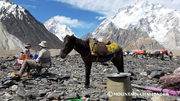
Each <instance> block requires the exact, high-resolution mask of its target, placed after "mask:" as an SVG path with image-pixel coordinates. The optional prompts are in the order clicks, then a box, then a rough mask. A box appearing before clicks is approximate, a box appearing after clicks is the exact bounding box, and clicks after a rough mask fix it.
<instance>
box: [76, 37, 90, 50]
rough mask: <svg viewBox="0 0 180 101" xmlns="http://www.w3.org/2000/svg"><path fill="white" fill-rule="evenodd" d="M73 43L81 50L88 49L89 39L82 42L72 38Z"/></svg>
mask: <svg viewBox="0 0 180 101" xmlns="http://www.w3.org/2000/svg"><path fill="white" fill-rule="evenodd" d="M74 42H75V44H76V47H80V48H83V49H89V39H86V40H82V39H79V38H77V37H74Z"/></svg>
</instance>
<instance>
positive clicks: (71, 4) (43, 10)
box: [11, 0, 180, 37]
mask: <svg viewBox="0 0 180 101" xmlns="http://www.w3.org/2000/svg"><path fill="white" fill-rule="evenodd" d="M11 1H12V2H13V3H16V4H18V5H20V6H22V7H24V8H26V9H27V10H28V11H29V12H30V13H31V14H32V15H33V16H34V17H35V18H36V19H37V20H38V21H39V22H41V23H44V22H46V21H47V20H49V19H50V18H52V17H54V16H57V15H58V16H61V17H62V23H63V24H65V25H67V26H68V27H70V28H71V29H72V31H73V32H74V33H75V35H76V36H78V37H82V36H84V35H86V34H87V33H89V32H93V31H94V30H95V29H96V27H98V25H99V24H100V23H101V22H102V21H103V20H104V19H105V18H112V17H113V16H114V15H115V14H116V13H117V12H118V9H119V8H122V7H125V6H127V5H128V4H130V3H132V2H133V1H135V0H11ZM148 1H151V2H154V3H159V4H163V5H165V6H167V7H169V8H172V9H178V10H179V9H180V0H148Z"/></svg>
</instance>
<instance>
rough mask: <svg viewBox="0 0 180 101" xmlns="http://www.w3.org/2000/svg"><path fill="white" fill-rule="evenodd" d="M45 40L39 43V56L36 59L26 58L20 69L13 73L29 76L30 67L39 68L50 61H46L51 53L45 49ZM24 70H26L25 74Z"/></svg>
mask: <svg viewBox="0 0 180 101" xmlns="http://www.w3.org/2000/svg"><path fill="white" fill-rule="evenodd" d="M46 44H47V42H46V41H42V42H41V43H40V44H39V45H40V49H41V50H40V52H39V56H38V58H37V59H36V60H28V59H26V60H25V61H24V62H23V64H22V66H21V69H20V71H19V72H18V73H15V75H18V76H20V77H29V74H30V69H40V68H42V67H44V66H46V65H48V64H49V62H50V61H47V59H48V58H50V56H51V54H50V52H49V51H48V50H47V49H46ZM25 70H26V71H27V72H26V73H25V74H24V72H25Z"/></svg>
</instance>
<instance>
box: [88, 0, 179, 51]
mask: <svg viewBox="0 0 180 101" xmlns="http://www.w3.org/2000/svg"><path fill="white" fill-rule="evenodd" d="M179 22H180V11H178V10H174V9H169V8H167V7H165V6H163V5H159V4H154V3H152V2H149V1H146V0H138V1H136V2H133V3H132V4H130V5H128V6H126V7H124V8H121V9H119V11H118V13H117V14H116V15H115V16H114V17H113V18H112V19H106V20H105V21H103V22H102V23H101V24H100V25H99V27H98V28H97V29H96V30H95V31H94V32H92V33H91V35H89V36H93V37H96V36H97V34H98V32H99V31H101V30H103V29H105V28H106V26H107V25H108V24H109V23H113V24H114V25H115V26H116V27H117V28H122V29H128V30H140V31H144V32H146V33H147V34H148V35H149V37H150V38H152V39H155V40H157V41H158V42H159V43H160V44H161V45H163V46H164V47H165V48H166V49H177V48H178V47H180V45H179V43H180V40H176V41H173V42H172V41H171V40H172V39H173V38H174V39H175V36H180V24H179ZM174 29H176V30H174ZM170 32H171V33H170ZM167 34H168V35H167ZM171 35H172V36H171ZM106 36H107V35H106ZM167 36H171V38H168V37H167ZM173 36H174V37H173ZM102 37H103V36H102ZM102 37H101V38H100V40H102V39H104V38H102ZM120 37H121V36H120ZM172 37H173V38H172ZM106 38H108V37H106ZM169 46H171V47H169Z"/></svg>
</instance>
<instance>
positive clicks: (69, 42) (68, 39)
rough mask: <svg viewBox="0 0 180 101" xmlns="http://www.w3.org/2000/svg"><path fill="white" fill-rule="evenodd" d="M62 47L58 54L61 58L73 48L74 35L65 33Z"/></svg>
mask: <svg viewBox="0 0 180 101" xmlns="http://www.w3.org/2000/svg"><path fill="white" fill-rule="evenodd" d="M63 44H64V49H63V50H61V52H60V56H61V58H65V57H66V55H68V54H69V53H70V52H71V51H72V49H73V48H74V35H71V36H69V35H66V36H65V38H64V43H63Z"/></svg>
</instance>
